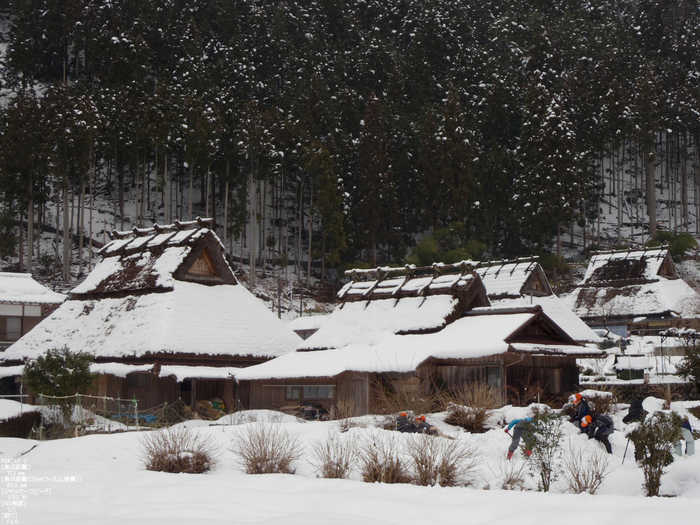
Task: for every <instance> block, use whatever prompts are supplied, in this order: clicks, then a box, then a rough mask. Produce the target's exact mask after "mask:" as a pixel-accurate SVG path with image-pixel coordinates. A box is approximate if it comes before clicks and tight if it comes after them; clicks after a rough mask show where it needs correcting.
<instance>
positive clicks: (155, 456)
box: [140, 426, 219, 474]
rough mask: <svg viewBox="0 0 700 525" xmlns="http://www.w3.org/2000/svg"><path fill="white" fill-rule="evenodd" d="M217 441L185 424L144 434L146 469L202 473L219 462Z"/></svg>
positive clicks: (142, 455) (141, 450) (143, 450)
mask: <svg viewBox="0 0 700 525" xmlns="http://www.w3.org/2000/svg"><path fill="white" fill-rule="evenodd" d="M218 450H219V449H218V445H217V444H216V442H215V441H214V440H213V438H212V437H211V436H208V435H203V434H200V433H198V432H197V431H195V430H192V429H190V428H187V427H184V426H175V427H170V428H167V429H162V430H158V431H156V432H149V433H147V434H144V435H143V437H142V438H141V440H140V454H141V458H142V460H143V462H144V464H145V466H146V469H147V470H155V471H157V472H171V473H180V472H185V473H188V474H200V473H202V472H207V471H208V470H211V468H212V467H213V466H214V464H215V462H216V456H217V454H218Z"/></svg>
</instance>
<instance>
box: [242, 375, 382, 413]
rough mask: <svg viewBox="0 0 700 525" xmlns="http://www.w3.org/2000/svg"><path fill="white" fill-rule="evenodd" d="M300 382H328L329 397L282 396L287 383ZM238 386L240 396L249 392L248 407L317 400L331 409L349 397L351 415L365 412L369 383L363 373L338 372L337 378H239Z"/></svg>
mask: <svg viewBox="0 0 700 525" xmlns="http://www.w3.org/2000/svg"><path fill="white" fill-rule="evenodd" d="M304 385H309V386H313V385H332V386H334V387H335V388H334V390H333V397H332V398H321V399H298V400H292V399H287V398H286V391H287V389H286V387H287V386H304ZM238 386H239V388H238V392H239V397H241V398H243V396H244V395H245V394H244V392H245V391H246V390H247V391H249V392H250V403H249V405H248V406H249V407H250V408H251V409H267V410H279V409H280V407H283V406H290V405H295V404H298V403H300V402H302V401H308V402H310V403H319V404H320V405H321V406H323V408H325V409H326V410H328V411H329V412H331V410H332V408H333V406H334V405H335V404H336V403H337V402H338V401H340V400H341V399H346V398H351V399H353V400H354V402H355V415H358V416H359V415H364V414H367V413H368V412H369V404H370V388H371V384H370V378H369V374H366V373H349V374H341V375H340V376H338V377H313V378H301V379H266V380H256V381H241V383H240V384H239V385H238ZM244 406H245V405H244Z"/></svg>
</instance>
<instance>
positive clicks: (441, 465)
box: [407, 435, 477, 487]
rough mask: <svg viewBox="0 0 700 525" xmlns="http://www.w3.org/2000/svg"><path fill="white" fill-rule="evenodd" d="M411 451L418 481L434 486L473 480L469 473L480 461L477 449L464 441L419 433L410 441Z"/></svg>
mask: <svg viewBox="0 0 700 525" xmlns="http://www.w3.org/2000/svg"><path fill="white" fill-rule="evenodd" d="M407 452H408V455H409V456H410V458H411V460H412V463H413V467H414V478H413V481H414V483H415V484H417V485H423V486H431V487H432V486H435V485H440V486H442V487H455V486H466V485H469V484H471V480H470V479H469V474H470V473H471V472H472V471H473V470H474V468H475V467H476V465H477V453H476V450H474V449H473V448H471V447H470V446H468V445H467V444H465V443H464V442H462V441H455V440H448V439H439V438H435V437H433V436H426V435H416V436H411V439H410V440H409V441H408V443H407Z"/></svg>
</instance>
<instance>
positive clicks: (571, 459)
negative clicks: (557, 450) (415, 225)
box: [562, 446, 612, 494]
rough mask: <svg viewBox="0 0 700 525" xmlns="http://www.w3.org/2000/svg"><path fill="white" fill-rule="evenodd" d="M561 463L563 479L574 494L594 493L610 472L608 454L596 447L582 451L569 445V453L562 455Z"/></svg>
mask: <svg viewBox="0 0 700 525" xmlns="http://www.w3.org/2000/svg"><path fill="white" fill-rule="evenodd" d="M562 464H563V477H564V480H565V481H566V485H567V487H568V489H569V491H571V492H573V493H574V494H581V493H582V492H588V493H589V494H595V492H596V491H597V490H598V489H599V488H600V486H601V485H602V484H603V481H604V480H605V478H606V477H607V476H608V474H610V472H612V463H611V459H610V454H608V453H607V452H603V451H602V450H601V449H600V448H597V447H596V448H594V449H592V450H591V451H583V450H574V449H573V448H572V447H571V446H570V447H569V453H568V454H565V455H564V456H563V459H562Z"/></svg>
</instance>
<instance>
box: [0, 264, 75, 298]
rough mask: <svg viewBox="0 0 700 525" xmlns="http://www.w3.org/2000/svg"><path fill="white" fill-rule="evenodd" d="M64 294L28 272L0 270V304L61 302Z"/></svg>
mask: <svg viewBox="0 0 700 525" xmlns="http://www.w3.org/2000/svg"><path fill="white" fill-rule="evenodd" d="M65 300H66V296H65V295H63V294H60V293H56V292H53V291H51V290H49V289H48V288H46V287H45V286H44V285H42V284H40V283H38V282H36V281H35V280H34V279H33V278H32V276H31V274H29V273H11V272H0V304H35V305H39V304H46V305H50V304H61V303H62V302H63V301H65Z"/></svg>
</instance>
